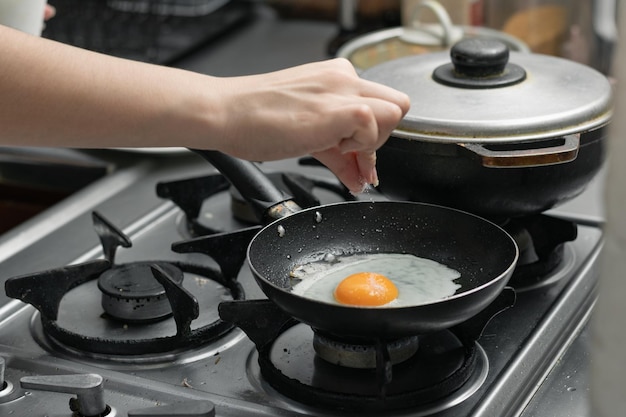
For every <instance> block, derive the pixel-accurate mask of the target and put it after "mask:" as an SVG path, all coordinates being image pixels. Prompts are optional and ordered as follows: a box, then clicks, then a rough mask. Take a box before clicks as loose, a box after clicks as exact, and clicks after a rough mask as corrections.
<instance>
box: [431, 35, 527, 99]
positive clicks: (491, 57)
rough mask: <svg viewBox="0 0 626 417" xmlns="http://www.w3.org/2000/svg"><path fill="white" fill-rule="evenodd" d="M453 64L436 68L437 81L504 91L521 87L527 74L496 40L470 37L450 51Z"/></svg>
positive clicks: (452, 84)
mask: <svg viewBox="0 0 626 417" xmlns="http://www.w3.org/2000/svg"><path fill="white" fill-rule="evenodd" d="M450 59H451V61H452V62H451V63H448V64H444V65H441V66H439V67H437V68H435V71H434V72H433V78H434V79H435V81H437V82H439V83H441V84H445V85H449V86H451V87H460V88H500V87H506V86H510V85H514V84H517V83H519V82H521V81H523V80H524V79H525V78H526V71H524V69H523V68H521V67H520V66H518V65H515V64H512V63H509V48H508V46H507V45H506V44H505V43H503V42H501V41H499V40H496V39H489V38H467V39H463V40H460V41H459V42H457V43H456V44H454V45H453V46H452V49H451V50H450Z"/></svg>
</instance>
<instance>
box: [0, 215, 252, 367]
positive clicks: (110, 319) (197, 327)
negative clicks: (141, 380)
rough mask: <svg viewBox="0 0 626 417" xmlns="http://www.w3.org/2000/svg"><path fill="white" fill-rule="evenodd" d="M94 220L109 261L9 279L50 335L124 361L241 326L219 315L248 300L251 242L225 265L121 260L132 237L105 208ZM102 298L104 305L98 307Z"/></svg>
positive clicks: (12, 292) (76, 350)
mask: <svg viewBox="0 0 626 417" xmlns="http://www.w3.org/2000/svg"><path fill="white" fill-rule="evenodd" d="M93 220H94V228H95V230H96V232H97V233H98V236H99V237H100V240H101V243H102V246H103V252H104V254H105V257H106V258H107V259H105V260H94V261H90V262H86V263H82V264H75V265H69V266H66V267H62V268H58V269H53V270H48V271H43V272H39V273H35V274H31V275H26V276H20V277H15V278H11V279H9V280H7V281H6V283H5V289H6V293H7V295H8V296H9V297H13V298H17V299H20V300H22V301H24V302H27V303H30V304H32V305H33V306H34V307H35V308H37V310H39V313H40V315H41V324H42V328H43V331H44V334H45V337H46V339H47V341H51V342H52V343H53V345H55V346H57V347H59V348H61V349H63V350H65V351H66V352H69V353H72V354H79V355H83V356H87V357H92V358H98V359H108V358H112V357H115V360H117V361H125V360H130V361H132V360H133V359H132V358H133V357H139V356H141V357H142V362H145V361H146V360H148V359H149V358H147V357H146V355H155V356H154V358H155V360H158V357H159V356H158V355H159V354H168V353H172V352H177V351H183V350H187V349H192V348H194V347H199V346H201V345H203V344H207V343H209V342H211V341H213V340H216V339H218V338H220V337H221V336H223V335H225V334H226V333H227V332H229V331H230V330H231V329H232V328H233V326H232V325H231V324H230V323H226V322H224V321H222V320H221V319H220V318H219V315H218V312H217V306H218V305H219V303H220V302H222V301H224V300H241V299H243V298H244V293H243V288H242V286H241V285H240V284H239V282H237V280H236V277H237V273H238V271H239V269H240V268H241V265H242V264H243V261H244V260H245V247H246V245H245V244H244V245H242V244H237V245H236V247H235V248H229V250H228V257H227V259H224V258H220V260H219V261H218V264H219V265H220V267H219V268H216V267H213V266H204V265H197V264H192V263H187V262H179V261H149V260H146V261H139V262H132V263H127V264H119V265H116V264H115V263H114V258H115V252H116V249H117V247H118V246H125V247H128V246H131V242H130V239H128V237H126V236H125V235H124V234H123V233H122V232H121V231H120V230H119V229H117V228H116V227H114V226H113V225H112V224H111V223H109V222H108V221H107V220H106V219H105V218H104V217H102V216H101V215H100V214H98V213H95V212H94V213H93ZM240 235H241V234H240ZM246 238H247V237H246V236H245V235H244V236H243V237H240V239H243V240H242V242H244V241H245V239H246ZM231 240H232V238H231ZM235 241H236V240H235ZM239 243H241V242H239ZM237 248H239V249H237ZM98 304H101V305H102V307H103V309H104V311H100V310H99V309H94V308H93V306H94V305H98ZM192 325H193V326H192ZM42 343H46V342H43V341H42Z"/></svg>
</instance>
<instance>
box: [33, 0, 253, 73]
mask: <svg viewBox="0 0 626 417" xmlns="http://www.w3.org/2000/svg"><path fill="white" fill-rule="evenodd" d="M49 3H50V4H52V5H53V6H54V7H56V9H57V14H56V16H55V17H54V18H53V19H51V20H50V21H48V22H46V27H45V29H44V31H43V34H42V36H43V37H45V38H49V39H54V40H56V41H59V42H63V43H66V44H70V45H74V46H78V47H80V48H84V49H89V50H92V51H96V52H102V53H105V54H108V55H113V56H118V57H122V58H128V59H133V60H137V61H143V62H150V63H155V64H162V65H169V64H172V63H173V62H174V61H176V60H177V59H179V58H181V57H182V56H184V55H185V54H188V53H190V52H192V51H193V50H195V49H196V48H198V47H200V46H202V45H204V44H206V43H207V42H209V41H210V40H212V39H214V38H216V37H218V36H219V35H221V34H223V33H224V32H226V31H227V30H229V29H234V28H235V27H236V25H237V24H238V23H242V22H243V21H245V20H246V19H247V18H249V17H250V16H251V15H252V5H251V2H248V1H238V0H49Z"/></svg>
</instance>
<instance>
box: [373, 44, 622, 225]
mask: <svg viewBox="0 0 626 417" xmlns="http://www.w3.org/2000/svg"><path fill="white" fill-rule="evenodd" d="M509 55H510V56H509ZM509 58H510V59H509ZM362 76H363V77H364V78H366V79H369V80H373V81H376V82H380V83H382V84H386V85H389V86H391V87H393V88H396V89H398V90H401V91H404V92H405V93H407V94H408V95H409V96H410V97H411V109H410V110H409V112H408V113H407V115H406V116H405V117H404V119H403V120H402V121H401V123H400V124H399V125H398V127H397V128H396V129H395V131H394V132H393V133H392V136H391V138H390V139H389V141H388V142H387V143H386V144H385V145H383V147H382V148H381V149H379V151H378V174H379V178H380V190H381V192H383V193H384V194H386V195H388V196H390V197H392V198H395V199H402V200H412V201H422V202H431V203H436V204H442V205H446V206H450V207H455V208H459V209H462V210H466V211H470V212H472V213H475V214H479V215H481V216H485V217H489V218H494V219H498V218H502V217H516V216H523V215H529V214H536V213H539V212H543V211H545V210H548V209H550V208H553V207H555V206H557V205H559V204H561V203H563V202H565V201H567V200H569V199H571V198H573V197H575V196H577V195H578V194H580V193H581V192H582V191H583V190H584V189H585V187H586V185H587V184H588V183H589V182H590V181H591V179H593V177H594V176H595V175H596V174H597V172H598V171H599V169H600V168H601V166H602V163H603V160H604V154H605V147H606V128H605V127H606V125H607V124H608V122H609V120H610V117H611V111H612V110H611V109H612V88H611V85H610V83H609V81H608V79H607V78H606V77H605V76H604V75H603V74H600V73H599V72H597V71H595V70H594V69H592V68H590V67H587V66H585V65H582V64H578V63H575V62H572V61H568V60H565V59H561V58H557V57H552V56H546V55H538V54H525V53H514V52H511V53H509V51H508V50H507V48H506V46H505V45H504V44H501V43H499V42H497V41H494V40H477V39H471V40H464V41H461V42H459V43H457V44H456V45H455V46H454V47H453V48H452V50H451V52H450V53H449V54H448V53H433V54H426V55H420V56H414V57H408V58H401V59H397V60H394V61H390V62H386V63H384V64H381V65H378V66H376V67H373V68H371V69H369V70H367V71H365V72H364V73H363V74H362Z"/></svg>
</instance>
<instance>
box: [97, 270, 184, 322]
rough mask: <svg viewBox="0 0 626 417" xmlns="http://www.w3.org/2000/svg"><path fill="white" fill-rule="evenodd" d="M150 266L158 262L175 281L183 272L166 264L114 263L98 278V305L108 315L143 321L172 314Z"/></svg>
mask: <svg viewBox="0 0 626 417" xmlns="http://www.w3.org/2000/svg"><path fill="white" fill-rule="evenodd" d="M152 265H159V266H160V267H161V268H163V270H164V271H165V272H166V273H167V274H168V275H169V276H170V277H171V278H172V279H173V280H174V281H175V282H176V283H178V284H180V283H182V281H183V272H182V271H181V270H180V269H179V268H177V267H176V266H174V265H172V264H170V263H166V262H134V263H129V264H124V265H117V266H114V267H112V268H111V269H109V270H107V271H105V272H104V273H102V275H101V276H100V277H99V278H98V288H99V289H100V291H101V292H102V308H104V311H105V312H106V313H107V314H109V315H110V316H111V318H115V319H119V320H124V321H130V322H144V321H155V320H160V319H163V318H166V317H168V316H170V315H171V314H172V308H171V306H170V303H169V300H168V298H167V296H166V294H165V289H164V288H163V286H162V285H161V284H159V282H158V281H157V280H156V278H154V276H153V275H152V270H151V266H152Z"/></svg>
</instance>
